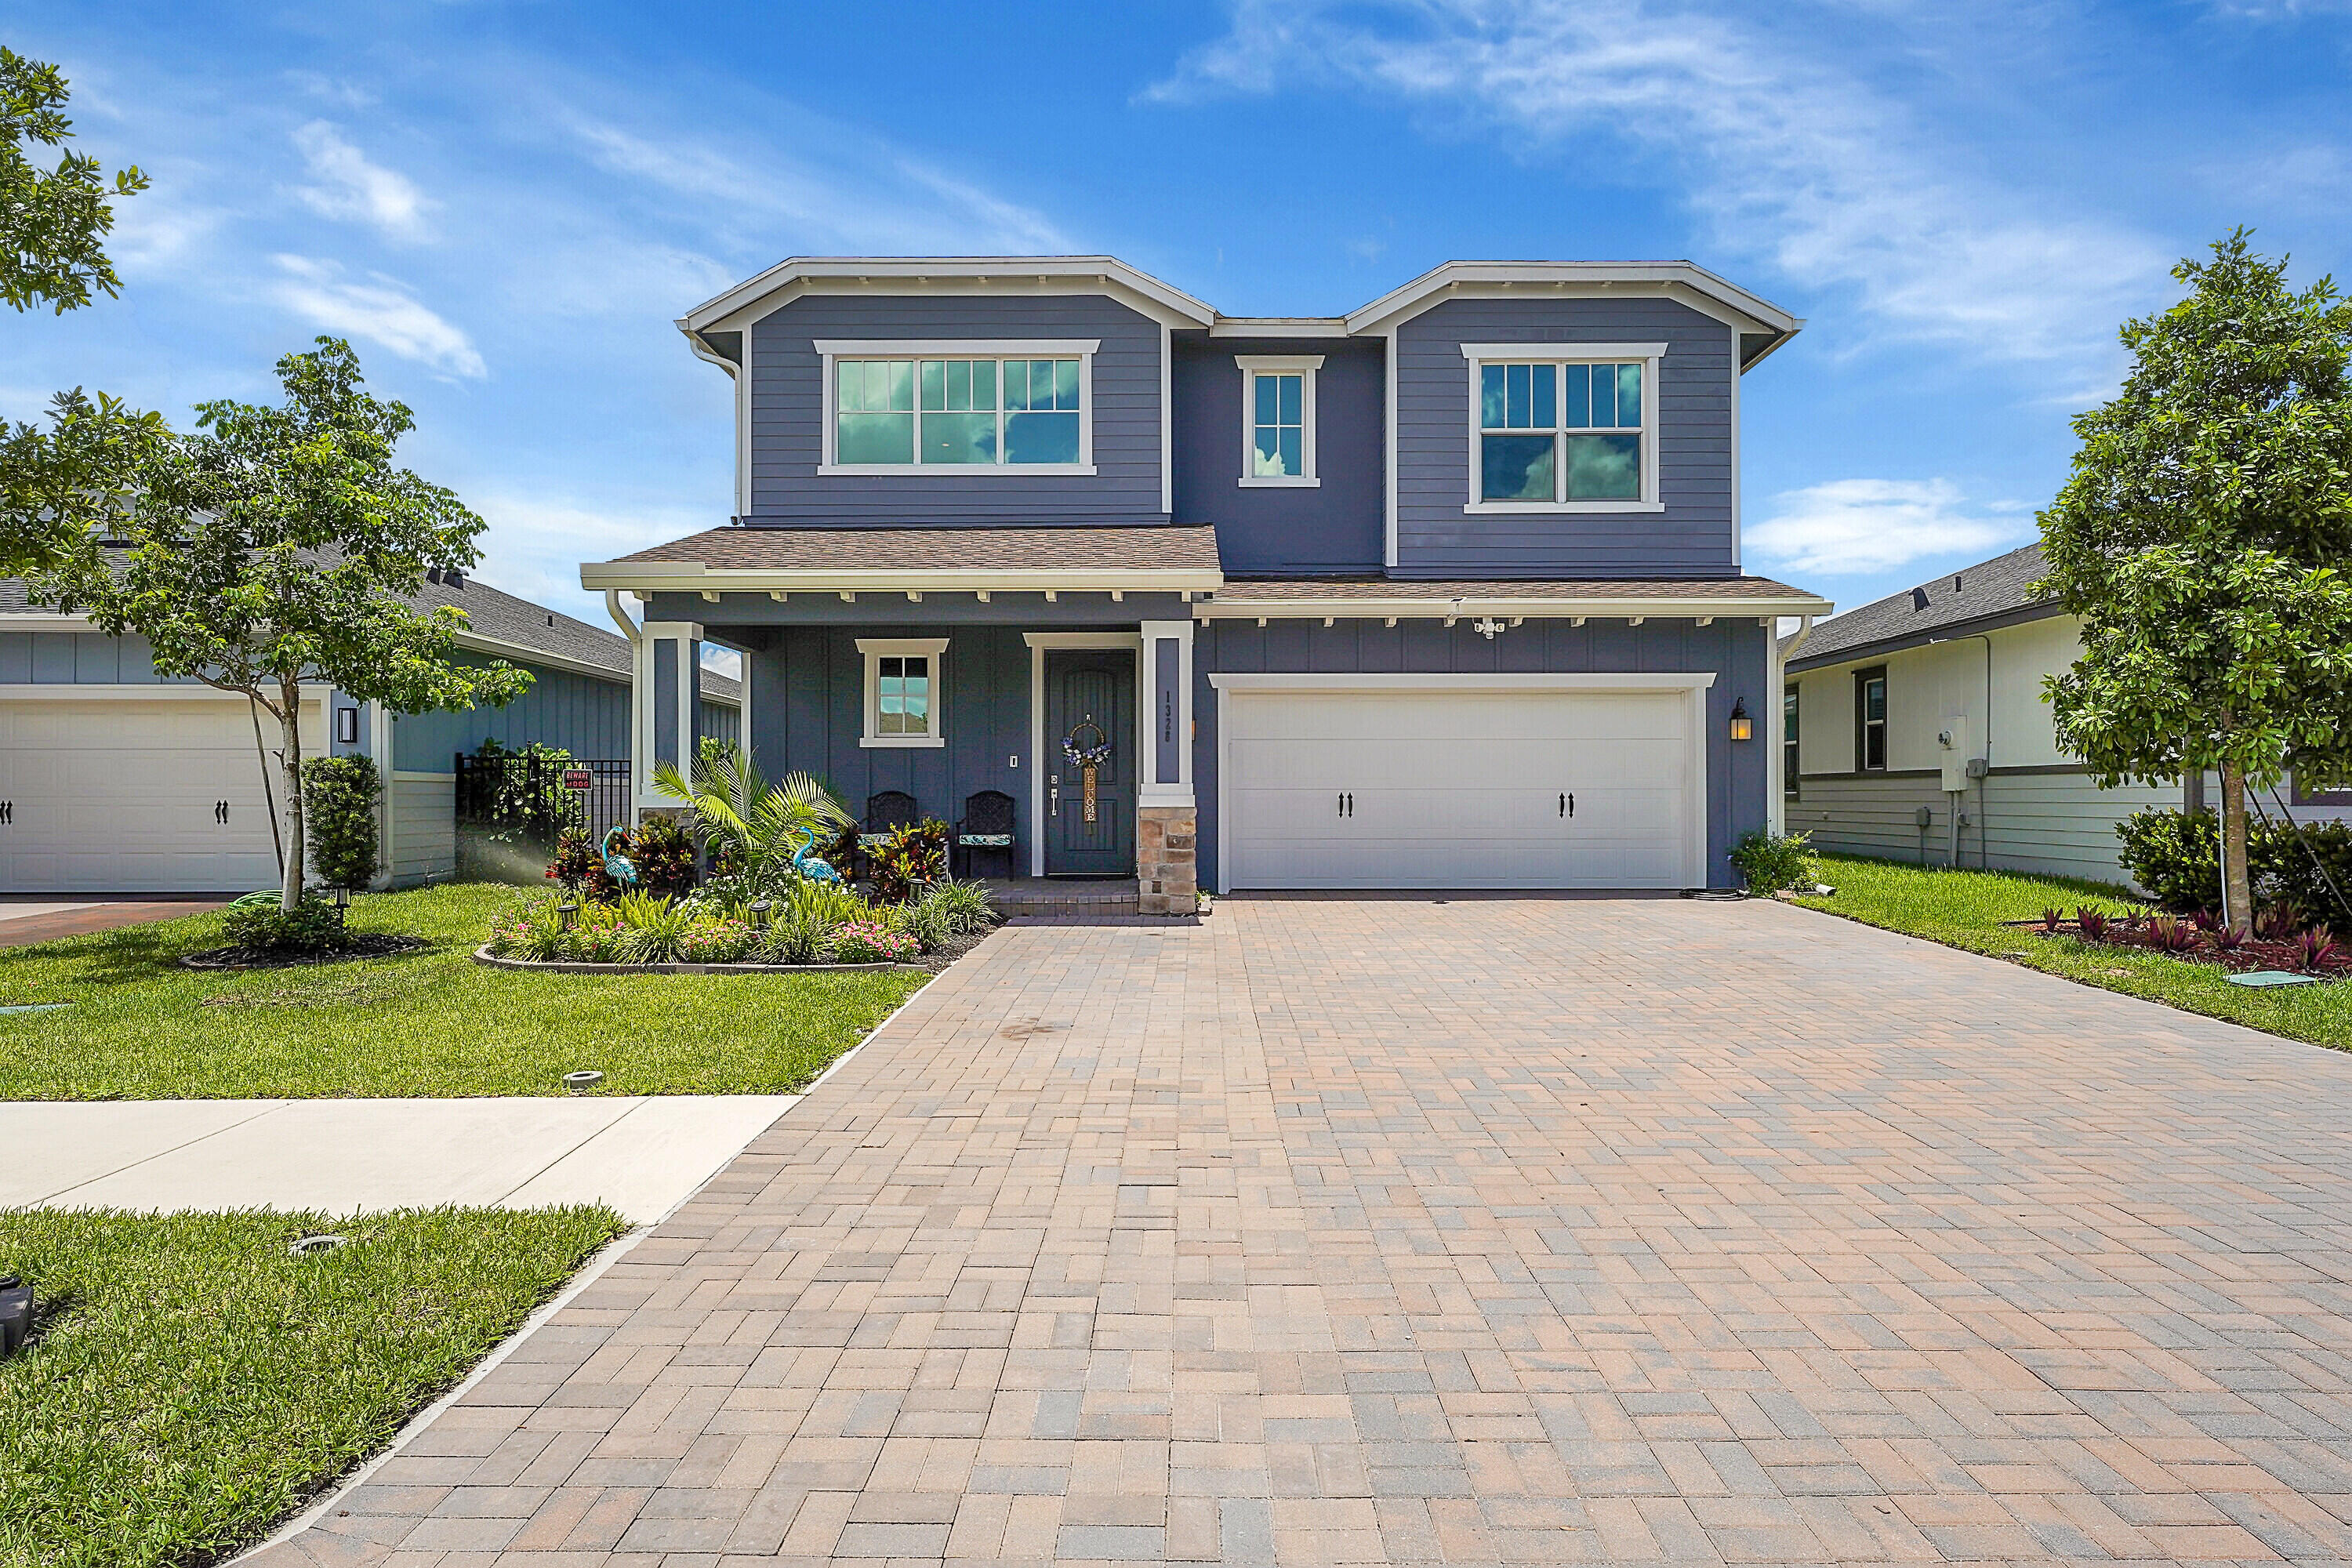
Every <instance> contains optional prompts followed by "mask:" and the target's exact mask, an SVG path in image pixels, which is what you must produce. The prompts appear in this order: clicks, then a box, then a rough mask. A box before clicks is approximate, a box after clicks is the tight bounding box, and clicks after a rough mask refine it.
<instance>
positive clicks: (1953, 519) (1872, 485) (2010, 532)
mask: <svg viewBox="0 0 2352 1568" xmlns="http://www.w3.org/2000/svg"><path fill="white" fill-rule="evenodd" d="M2020 510H2021V509H2019V508H2017V507H2015V506H2013V505H1994V506H1987V507H1983V508H1980V509H1978V510H1977V511H1976V512H1972V511H1971V510H1969V509H1968V508H1966V507H1964V506H1963V505H1962V504H1961V496H1960V490H1959V487H1958V486H1957V485H1955V484H1953V483H1952V481H1951V480H1949V479H1832V480H1831V481H1830V482H1829V483H1827V484H1820V485H1808V486H1806V487H1805V488H1804V489H1797V490H1787V491H1784V492H1782V493H1781V494H1780V495H1777V496H1775V497H1773V498H1772V515H1771V516H1770V517H1769V519H1768V520H1767V521H1763V522H1761V523H1757V524H1753V525H1750V526H1749V527H1748V528H1746V529H1745V530H1743V531H1742V534H1741V537H1742V540H1743V542H1744V548H1745V551H1746V552H1747V554H1748V558H1749V559H1750V561H1751V562H1754V563H1759V564H1762V565H1765V566H1768V567H1770V568H1773V569H1775V570H1779V571H1784V572H1810V573H1816V574H1820V575H1822V576H1825V577H1861V576H1867V575H1869V574H1873V573H1877V572H1891V571H1893V570H1894V569H1895V568H1896V567H1898V566H1904V565H1907V564H1909V563H1912V562H1914V561H1920V560H1926V559H1929V558H1931V557H1942V556H1952V555H1969V556H1979V555H1987V554H1990V553H1993V552H1997V551H2000V550H2002V549H2005V548H2009V547H2011V546H2014V545H2017V544H2019V543H2021V542H2023V541H2024V539H2025V537H2026V536H2027V535H2028V534H2029V533H2030V532H2031V531H2032V522H2031V520H2029V519H2026V518H2023V517H2021V516H2020V515H2019V512H2020ZM1981 512H1993V513H1999V514H2005V515H1996V516H1983V515H1979V513H1981Z"/></svg>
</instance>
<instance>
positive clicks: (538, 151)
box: [0, 0, 2352, 614]
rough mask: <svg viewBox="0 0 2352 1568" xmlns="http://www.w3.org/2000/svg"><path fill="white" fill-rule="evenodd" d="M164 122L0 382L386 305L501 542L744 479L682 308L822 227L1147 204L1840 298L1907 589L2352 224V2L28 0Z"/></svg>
mask: <svg viewBox="0 0 2352 1568" xmlns="http://www.w3.org/2000/svg"><path fill="white" fill-rule="evenodd" d="M0 42H5V43H7V44H8V45H10V46H11V47H15V48H16V49H17V50H18V51H19V52H21V53H26V54H30V55H33V56H35V57H37V58H47V59H53V60H57V61H58V62H60V63H61V64H62V65H63V66H64V68H66V70H67V72H68V75H69V76H70V77H71V79H72V80H73V84H74V97H75V104H74V113H75V116H76V119H77V121H78V128H79V132H80V134H81V137H82V140H83V142H84V144H85V145H86V146H87V147H89V148H90V149H91V150H93V151H95V152H97V153H99V154H100V156H102V157H104V158H105V159H107V160H108V161H109V163H110V164H112V163H121V162H123V161H130V160H135V161H136V162H138V163H140V164H142V166H143V167H145V168H146V169H147V170H148V171H149V173H150V174H152V176H153V179H154V188H153V189H152V191H151V192H150V193H149V194H147V195H142V196H140V197H137V198H135V199H134V200H132V201H131V202H129V203H127V204H125V207H124V211H123V216H122V219H121V227H120V229H119V230H118V242H117V244H116V245H115V247H114V250H115V253H116V256H117V258H118V262H119V265H120V268H121V272H122V275H123V279H124V285H125V287H124V290H123V297H122V298H121V300H117V301H101V302H100V304H98V305H96V306H94V307H93V308H91V309H89V310H83V311H79V312H77V313H75V314H73V315H70V316H68V317H65V318H63V319H56V318H51V317H47V316H25V317H15V316H10V317H6V318H5V319H0V334H5V336H0V414H5V415H8V416H16V417H26V416H31V415H33V414H34V413H35V412H37V409H38V408H39V407H40V406H41V405H43V404H45V403H46V401H47V397H48V395H50V393H51V392H53V391H54V390H56V389H57V388H58V387H60V386H65V385H71V384H86V385H89V386H93V387H103V388H105V389H107V390H109V391H111V392H114V393H116V394H118V395H124V396H127V397H129V398H131V400H132V401H133V402H135V403H138V404H140V405H144V406H152V407H160V408H162V409H163V410H165V412H166V413H167V415H168V416H170V417H171V418H173V420H174V421H175V422H184V421H185V420H186V418H187V409H188V405H190V404H192V403H194V402H195V401H197V400H198V399H201V398H205V397H213V396H222V395H230V396H239V397H247V398H263V397H268V396H270V395H273V394H274V391H275V384H274V381H273V379H272V377H271V375H270V371H269V366H270V364H271V363H272V361H273V360H275V359H276V357H277V356H278V355H279V354H280V353H285V352H287V351H289V350H290V349H294V348H298V347H301V346H304V345H306V344H307V343H308V342H309V340H310V338H311V337H312V336H313V335H314V334H316V333H318V332H321V331H332V332H337V333H341V334H343V335H347V336H349V337H351V338H352V340H353V342H355V343H356V344H357V346H358V347H359V349H360V351H361V353H362V359H363V362H364V363H365V364H366V365H367V367H368V372H369V376H370V380H371V383H372V384H373V386H374V387H375V389H376V390H377V391H379V392H380V393H383V394H386V395H394V396H398V397H400V398H402V399H403V400H404V401H406V402H407V403H409V404H410V405H413V406H414V407H415V409H416V411H417V415H418V419H419V428H418V431H417V433H416V435H415V437H412V438H411V440H410V442H409V443H408V445H407V446H406V447H404V457H405V458H406V460H407V461H408V462H409V463H410V464H411V466H413V467H415V468H417V469H418V470H419V471H421V472H423V473H424V474H425V475H427V476H428V477H430V478H432V479H436V480H438V481H440V482H442V483H446V484H448V485H451V486H453V487H454V488H456V489H457V491H458V492H459V494H460V495H462V496H463V497H464V498H465V499H466V500H467V502H468V503H469V504H470V505H472V506H473V507H474V509H475V510H478V511H479V512H481V513H482V514H483V515H484V516H485V517H486V518H488V520H489V521H490V524H491V527H490V531H489V533H488V538H487V549H488V561H487V563H486V565H485V567H484V569H483V575H484V576H485V577H486V578H487V579H488V581H490V582H493V583H496V584H499V585H500V586H502V587H506V588H509V589H510V590H513V591H515V592H518V593H523V594H528V595H534V596H538V597H541V598H544V599H545V600H546V601H547V602H549V603H550V604H553V605H559V606H561V607H563V608H567V609H571V610H573V611H575V612H579V613H583V614H597V613H599V612H598V611H597V609H596V607H595V606H593V605H592V604H591V603H590V601H588V600H587V598H586V597H585V596H584V595H582V594H581V593H580V591H579V588H578V579H577V576H576V575H575V567H576V563H578V562H579V561H581V560H583V559H602V558H605V557H608V556H611V555H614V554H618V553H621V552H625V551H627V550H631V549H635V548H637V547H640V546H643V545H646V544H649V543H653V542H657V541H660V540H663V539H667V538H672V537H676V536H677V535H678V534H681V533H685V532H689V531H694V530H696V529H699V528H704V527H709V526H711V525H713V524H716V523H719V522H723V521H725V519H726V517H727V514H728V512H729V510H730V480H729V473H730V469H729V459H728V450H727V446H728V440H729V421H728V384H727V382H726V379H725V378H724V377H723V376H721V375H720V374H719V373H718V372H717V371H716V370H714V369H712V368H711V367H710V366H709V365H707V364H704V363H700V362H698V361H697V360H696V359H694V358H693V357H692V356H691V355H690V354H689V353H688V352H687V350H686V348H685V345H684V343H683V342H682V341H681V340H680V339H679V338H678V336H677V332H676V331H675V330H674V329H673V328H672V327H671V325H670V322H671V321H672V319H673V318H675V317H676V316H677V315H679V314H680V313H682V312H683V310H685V309H686V308H687V307H688V306H690V305H693V304H695V303H697V302H698V301H699V300H702V299H704V298H706V297H707V296H709V295H710V294H712V293H715V292H717V291H718V290H719V289H721V288H723V287H725V286H726V285H727V284H729V283H731V282H733V281H735V280H737V279H740V278H744V277H748V276H750V275H751V273H753V272H756V271H758V270H759V269H761V268H764V267H766V266H768V265H770V264H772V262H774V261H776V260H777V259H779V258H782V257H785V256H788V255H793V254H796V253H797V254H841V253H867V254H882V253H893V254H896V253H961V254H970V253H975V252H983V253H984V252H994V251H1007V252H1013V251H1017V252H1040V251H1046V252H1051V251H1077V252H1089V253H1091V252H1097V251H1103V252H1109V253H1111V254H1114V255H1117V256H1119V257H1122V258H1125V259H1127V260H1128V261H1129V262H1132V263H1133V264H1135V265H1137V266H1139V267H1140V268H1144V269H1145V270H1146V271H1149V272H1151V273H1154V274H1157V275H1158V276H1160V277H1161V278H1164V279H1167V280H1168V281H1170V282H1171V283H1173V284H1175V285H1176V286H1178V287H1179V288H1181V289H1186V290H1188V291H1190V292H1192V293H1193V294H1196V295H1198V296H1200V297H1201V298H1202V299H1204V300H1208V301H1209V302H1211V303H1212V304H1213V305H1215V306H1217V307H1218V308H1220V309H1222V310H1226V311H1229V312H1232V313H1235V314H1314V313H1338V312H1339V311H1341V310H1347V309H1349V308H1350V307H1352V306H1355V305H1358V304H1360V303H1362V302H1363V301H1365V300H1370V299H1371V298H1373V297H1374V296H1376V295H1379V294H1381V293H1382V292H1384V291H1386V290H1387V289H1390V288H1391V287H1393V286H1394V285H1396V284H1398V283H1400V282H1402V281H1403V280H1404V279H1408V278H1410V277H1412V275H1414V274H1415V273H1418V272H1420V271H1422V270H1423V269H1424V268H1428V267H1430V266H1432V265H1433V264H1435V263H1436V262H1439V261H1442V260H1444V259H1446V258H1454V257H1468V258H1487V257H1578V258H1627V257H1687V258H1691V259H1693V260H1696V261H1697V262H1699V263H1700V264H1702V265H1704V266H1706V267H1708V268H1713V269H1715V270H1716V271H1718V272H1721V273H1723V274H1724V275H1726V276H1727V277H1728V278H1730V279H1733V280H1735V281H1737V282H1738V283H1741V284H1743V285H1745V286H1747V287H1748V288H1750V289H1754V290H1756V291H1757V292H1759V293H1760V294H1762V295H1764V296H1765V297H1766V298H1768V299H1770V300H1774V301H1776V302H1777V303H1779V304H1780V305H1782V306H1783V307H1785V308H1787V309H1789V310H1792V311H1794V312H1795V313H1797V314H1798V315H1801V316H1803V317H1806V318H1808V319H1809V321H1810V323H1811V324H1810V325H1809V327H1808V329H1807V331H1805V332H1804V333H1803V335H1802V336H1801V337H1800V338H1799V339H1798V340H1797V341H1796V342H1794V343H1792V344H1791V345H1790V347H1788V348H1786V349H1784V350H1782V351H1781V352H1780V353H1778V354H1777V355H1775V356H1774V357H1773V358H1772V359H1771V360H1770V361H1769V362H1767V363H1765V364H1764V365H1763V366H1761V367H1759V369H1758V370H1757V371H1756V372H1755V373H1754V374H1751V375H1750V376H1749V377H1748V383H1747V385H1746V388H1745V412H1746V416H1747V426H1746V434H1745V459H1746V485H1747V489H1746V513H1747V521H1748V533H1747V539H1748V564H1749V566H1750V568H1751V569H1752V570H1759V571H1766V572H1769V573H1771V574H1775V575H1778V576H1781V577H1783V578H1786V579H1788V580H1790V581H1794V582H1797V583H1799V584H1804V585H1806V586H1809V587H1812V588H1815V589H1818V590H1819V591H1821V592H1822V593H1824V594H1827V595H1830V596H1832V597H1833V598H1835V599H1836V600H1838V601H1839V602H1840V603H1841V604H1842V605H1858V604H1861V603H1863V602H1864V601H1866V600H1868V599H1870V598H1874V597H1876V596H1878V595H1883V594H1886V593H1891V592H1895V591H1897V590H1899V589H1901V588H1904V587H1906V586H1908V585H1909V584H1912V583H1915V582H1918V581H1922V580H1924V579H1926V578H1927V577H1928V576H1931V575H1933V574H1935V573H1937V571H1939V570H1943V569H1948V568H1949V567H1951V566H1954V565H1958V564H1963V563H1968V562H1970V561H1973V560H1977V559H1979V558H1981V557H1982V556H1985V555H1988V554H1990V553H1993V552H1997V551H2000V550H2002V549H2006V548H2008V547H2010V546H2011V545H2012V544H2015V543H2019V542H2023V541H2024V540H2026V539H2028V538H2030V537H2031V535H2032V514H2033V511H2034V510H2035V509H2036V508H2038V507H2039V506H2041V505H2042V504H2044V503H2046V501H2047V500H2048V499H2049V497H2050V495H2051V493H2052V492H2053V489H2055V487H2056V486H2057V485H2058V484H2059V483H2060V482H2061V481H2062V480H2063V477H2064V473H2065V468H2066V463H2067V460H2068V458H2069V456H2070V454H2071V452H2072V449H2073V439H2072V436H2071V433H2070V431H2069V430H2068V428H2067V420H2068V418H2069V417H2070V416H2071V415H2072V414H2074V412H2076V411H2077V410H2078V409H2080V408H2081V407H2082V406H2084V405H2086V404H2087V403H2088V402H2091V401H2095V400H2096V399H2097V398H2098V397H2100V396H2102V395H2105V392H2106V391H2107V389H2109V388H2110V387H2112V385H2113V384H2114V382H2115V379H2116V375H2117V374H2118V370H2119V365H2120V360H2119V357H2118V353H2117V351H2116V348H2115V346H2114V331H2115V327H2116V323H2117V321H2120V320H2121V319H2122V318H2123V317H2124V316H2126V315H2129V314H2137V313H2140V312H2143V311H2145V310H2149V309H2151V308H2153V307H2156V306H2158V305H2160V304H2161V303H2163V302H2165V301H2166V300H2169V299H2170V298H2172V297H2173V293H2174V290H2175V285H2173V284H2172V283H2171V281H2170V280H2169V279H2168V278H2167V276H2166V269H2167V268H2168V267H2169V266H2170V265H2171V263H2172V262H2173V261H2174V260H2175V259H2177V258H2179V257H2180V256H2181V255H2183V254H2186V253H2189V252H2191V251H2195V250H2200V249H2201V248H2202V247H2203V246H2204V245H2205V244H2206V243H2207V242H2209V241H2210V240H2211V239H2213V238H2215V237H2218V236H2220V235H2221V234H2222V233H2224V232H2226V231H2227V230H2228V229H2229V227H2230V226H2232V225H2233V224H2239V223H2244V224H2247V225H2250V226H2253V227H2254V228H2255V229H2256V230H2257V231H2258V236H2257V242H2258V243H2259V244H2260V245H2262V246H2263V247H2265V248H2268V249H2271V250H2273V251H2277V250H2282V249H2284V250H2288V251H2292V252H2293V253H2294V256H2295V258H2296V265H2295V269H2294V271H2295V277H2296V279H2297V280H2298V281H2305V280H2308V279H2310V278H2312V277H2315V276H2316V275H2317V274H2318V273H2320V272H2322V271H2326V270H2331V269H2334V268H2336V266H2337V265H2338V259H2337V258H2339V257H2340V256H2341V254H2342V253H2343V251H2344V248H2345V242H2346V239H2347V231H2352V216H2347V215H2352V95H2347V93H2346V92H2345V91H2344V87H2343V83H2344V81H2345V79H2346V70H2347V64H2352V0H2300V3H2296V0H2276V3H2268V4H2253V3H2229V0H2213V3H2191V0H2181V3H2177V4H2156V5H2099V4H2070V3H2067V0H2048V3H2042V4H2032V5H1996V4H1990V3H1979V4H1970V3H1967V0H1960V3H1955V4H1932V3H1913V0H1782V3H1780V4H1776V5H1756V6H1753V7H1736V6H1696V5H1645V4H1638V3H1633V0H1510V3H1500V0H1495V3H1489V0H1421V3H1418V4H1400V5H1383V4H1365V3H1350V4H1344V5H1340V4H1313V3H1299V4H1280V3H1274V0H1263V3H1260V0H1245V3H1243V4H1240V5H1228V6H1218V5H1201V4H1173V5H1161V4H1147V3H1136V0H1121V3H1120V4H1117V5H1101V4H1099V3H1098V0H1097V3H1092V4H1082V5H1028V6H1020V5H1003V6H990V7H979V8H975V7H973V6H971V5H969V4H968V3H967V4H963V5H932V4H929V3H926V0H899V3H898V4H896V5H891V6H888V7H877V6H873V5H863V4H860V5H851V4H841V5H835V4H803V5H764V6H751V5H736V6H725V5H697V4H691V3H675V0H674V3H670V4H666V5H659V6H649V5H587V4H578V5H493V4H465V3H456V0H451V3H445V4H406V5H404V4H397V3H393V4H372V5H365V6H359V5H282V6H279V5H249V6H211V5H187V4H176V5H161V4H157V5H135V4H110V3H107V0H78V3H76V4H72V5H49V4H38V3H35V4H26V3H25V0H10V4H9V5H8V6H7V7H6V9H5V12H0Z"/></svg>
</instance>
